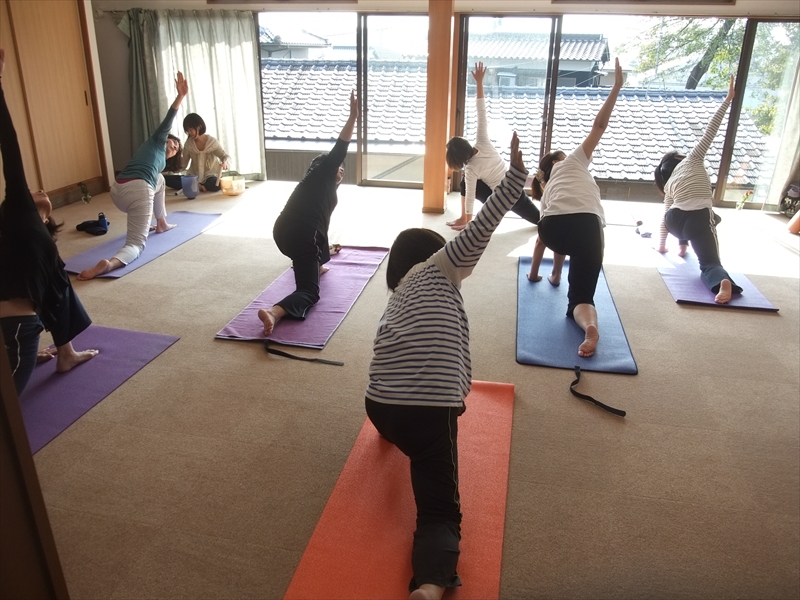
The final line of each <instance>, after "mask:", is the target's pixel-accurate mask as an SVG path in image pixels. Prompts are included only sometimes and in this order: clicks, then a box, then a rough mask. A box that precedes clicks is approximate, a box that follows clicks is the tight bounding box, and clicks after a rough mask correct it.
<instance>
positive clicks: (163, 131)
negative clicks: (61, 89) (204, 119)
mask: <svg viewBox="0 0 800 600" xmlns="http://www.w3.org/2000/svg"><path fill="white" fill-rule="evenodd" d="M175 89H176V90H177V91H178V95H177V96H175V100H173V102H172V105H171V106H170V107H169V110H168V111H167V116H166V117H164V120H163V121H161V125H159V126H158V129H156V130H155V132H153V135H152V136H150V138H151V139H154V140H156V142H157V143H159V144H166V143H167V135H168V134H169V130H170V129H171V128H172V121H174V120H175V115H176V114H178V107H179V106H180V105H181V102H183V99H184V98H185V97H186V94H188V93H189V83H188V82H187V81H186V79H185V78H184V76H183V73H181V72H180V71H178V75H177V76H176V78H175Z"/></svg>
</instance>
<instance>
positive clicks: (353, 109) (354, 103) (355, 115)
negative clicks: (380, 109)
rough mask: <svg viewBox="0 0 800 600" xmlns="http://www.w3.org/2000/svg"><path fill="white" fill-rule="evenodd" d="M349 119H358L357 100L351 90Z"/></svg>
mask: <svg viewBox="0 0 800 600" xmlns="http://www.w3.org/2000/svg"><path fill="white" fill-rule="evenodd" d="M350 118H351V119H354V120H355V119H357V118H358V98H356V93H355V91H353V90H350Z"/></svg>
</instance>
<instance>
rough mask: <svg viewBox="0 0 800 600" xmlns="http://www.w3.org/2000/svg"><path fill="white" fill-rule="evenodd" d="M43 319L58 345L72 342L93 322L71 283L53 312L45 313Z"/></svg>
mask: <svg viewBox="0 0 800 600" xmlns="http://www.w3.org/2000/svg"><path fill="white" fill-rule="evenodd" d="M41 319H42V324H43V325H44V328H45V329H47V331H49V332H50V333H51V334H52V336H53V343H54V344H55V345H56V346H63V345H64V344H67V343H69V342H71V341H72V340H74V339H75V337H76V336H77V335H78V334H79V333H81V332H82V331H83V330H85V329H86V328H87V327H89V325H91V324H92V320H91V319H90V318H89V315H88V314H87V313H86V309H85V308H83V304H81V301H80V299H79V298H78V296H77V295H75V290H73V289H72V284H71V283H70V284H69V285H68V286H67V287H66V289H64V292H63V295H62V297H61V301H60V302H59V303H58V304H56V306H55V308H54V309H53V314H52V315H47V314H44V313H43V314H42V315H41Z"/></svg>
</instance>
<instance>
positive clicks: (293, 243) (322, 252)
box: [258, 92, 358, 336]
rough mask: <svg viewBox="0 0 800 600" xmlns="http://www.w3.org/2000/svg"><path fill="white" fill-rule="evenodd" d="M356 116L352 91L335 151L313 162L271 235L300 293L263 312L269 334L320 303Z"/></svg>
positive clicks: (355, 101) (331, 251)
mask: <svg viewBox="0 0 800 600" xmlns="http://www.w3.org/2000/svg"><path fill="white" fill-rule="evenodd" d="M357 118H358V100H357V99H356V96H355V93H353V92H350V116H349V117H348V118H347V121H346V122H345V124H344V127H342V131H341V133H340V134H339V139H337V140H336V144H334V146H333V150H331V151H330V152H326V153H325V154H320V155H319V156H317V157H315V158H314V160H312V161H311V164H310V165H309V167H308V171H306V174H305V176H304V177H303V179H302V181H300V183H298V184H297V187H295V188H294V191H293V192H292V195H291V196H289V200H287V201H286V206H284V207H283V211H282V212H281V214H280V215H278V218H277V219H276V220H275V225H274V227H273V229H272V237H273V238H274V239H275V244H277V246H278V249H279V250H280V251H281V252H282V253H283V254H284V255H286V256H288V257H289V258H291V259H292V267H293V268H294V281H295V290H294V292H292V293H291V294H289V295H288V296H286V297H285V298H283V299H282V300H281V301H280V302H278V303H277V304H275V305H273V306H272V307H270V308H268V309H264V308H262V309H261V310H259V311H258V318H259V319H261V322H262V323H263V324H264V335H265V336H269V335H270V334H271V333H272V330H273V329H274V327H275V324H276V323H277V322H278V321H280V320H281V319H282V318H283V317H286V316H289V317H291V318H294V319H300V320H302V319H305V318H306V313H308V310H309V309H310V308H311V307H312V306H314V305H315V304H316V303H317V302H319V276H320V275H321V274H322V273H325V272H326V271H327V270H328V267H326V266H324V265H325V263H327V262H328V261H329V260H330V259H331V254H335V253H336V252H338V251H339V250H340V249H341V247H340V246H338V245H334V246H330V245H329V244H328V227H329V225H330V222H331V214H332V213H333V209H335V208H336V204H337V203H338V202H339V198H338V196H337V195H336V190H337V189H338V188H339V184H340V183H341V182H342V179H344V159H345V157H346V156H347V148H348V146H350V138H352V137H353V129H354V128H355V124H356V119H357Z"/></svg>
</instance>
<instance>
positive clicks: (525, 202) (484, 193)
mask: <svg viewBox="0 0 800 600" xmlns="http://www.w3.org/2000/svg"><path fill="white" fill-rule="evenodd" d="M493 191H494V190H493V189H492V188H490V187H489V186H488V185H486V184H485V183H484V182H483V179H478V183H477V185H476V186H475V199H476V200H480V201H481V202H486V201H487V200H488V199H489V196H491V195H492V192H493ZM461 195H462V196H466V195H467V184H466V181H465V180H464V175H463V174H462V175H461ZM511 212H513V213H514V214H516V215H519V216H520V217H522V218H523V219H525V220H526V221H530V222H531V223H533V224H534V225H536V224H538V223H539V217H540V216H541V215H540V214H539V209H538V208H536V205H535V204H534V203H533V201H532V200H531V199H530V198H529V197H528V194H526V193H525V190H522V192H520V195H519V199H518V200H517V202H516V204H514V206H512V207H511Z"/></svg>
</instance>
